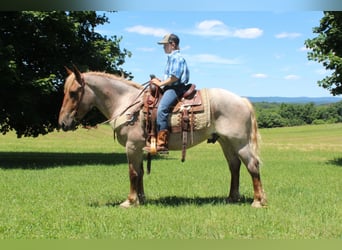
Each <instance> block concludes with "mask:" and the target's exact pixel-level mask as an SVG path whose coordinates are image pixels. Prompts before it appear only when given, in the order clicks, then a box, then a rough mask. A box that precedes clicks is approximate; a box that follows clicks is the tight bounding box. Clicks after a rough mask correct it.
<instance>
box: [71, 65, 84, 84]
mask: <svg viewBox="0 0 342 250" xmlns="http://www.w3.org/2000/svg"><path fill="white" fill-rule="evenodd" d="M73 67H74V74H75V77H76V80H77V82H78V83H79V84H80V85H81V86H82V87H83V86H84V84H85V82H84V79H83V77H82V73H81V72H80V71H79V70H78V68H77V67H76V65H75V64H73Z"/></svg>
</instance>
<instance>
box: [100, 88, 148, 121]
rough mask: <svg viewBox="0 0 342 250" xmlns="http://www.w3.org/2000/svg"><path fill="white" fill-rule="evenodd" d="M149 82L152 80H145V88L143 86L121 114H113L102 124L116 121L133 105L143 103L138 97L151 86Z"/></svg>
mask: <svg viewBox="0 0 342 250" xmlns="http://www.w3.org/2000/svg"><path fill="white" fill-rule="evenodd" d="M149 83H150V81H147V82H145V83H143V84H142V86H144V88H143V89H142V90H141V91H140V92H139V94H138V95H137V96H136V97H135V98H134V101H133V102H132V103H131V104H130V105H128V106H127V107H126V108H125V109H124V110H123V111H121V112H120V113H119V114H117V115H113V116H112V117H111V118H109V119H108V120H106V121H104V122H102V123H100V125H102V124H106V123H110V122H112V121H114V120H115V119H117V118H118V117H120V116H122V115H123V114H124V113H125V112H126V111H127V110H129V109H130V108H131V107H133V106H135V105H137V104H139V103H141V101H140V100H138V98H139V97H140V96H141V95H142V94H143V93H144V92H145V90H146V89H147V88H148V87H149ZM127 122H129V120H128V121H127Z"/></svg>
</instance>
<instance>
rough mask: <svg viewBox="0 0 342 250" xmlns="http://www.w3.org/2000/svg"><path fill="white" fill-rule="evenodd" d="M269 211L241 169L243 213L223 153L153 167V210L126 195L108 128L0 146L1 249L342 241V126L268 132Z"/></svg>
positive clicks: (206, 151) (122, 166) (196, 153)
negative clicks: (38, 244)
mask: <svg viewBox="0 0 342 250" xmlns="http://www.w3.org/2000/svg"><path fill="white" fill-rule="evenodd" d="M261 134H262V138H263V139H262V145H261V149H262V150H261V151H262V152H261V153H262V160H263V166H262V169H261V174H262V180H263V184H264V188H265V191H266V193H267V197H268V201H269V204H268V207H267V208H265V209H254V208H252V207H251V206H250V203H251V201H252V197H253V190H252V182H251V178H250V176H249V175H248V173H247V171H246V169H245V167H242V168H241V184H240V185H241V186H240V191H241V194H242V195H244V196H245V199H244V200H243V201H242V202H241V203H238V204H234V205H227V204H225V203H224V199H225V198H226V196H227V194H228V191H229V184H230V175H229V170H228V168H227V166H226V163H225V160H224V157H223V154H222V152H221V150H220V148H219V145H217V144H215V145H212V144H210V145H209V144H206V143H203V144H201V145H199V146H197V147H195V148H192V149H189V150H188V152H187V158H186V162H185V163H181V161H180V157H181V153H180V152H171V153H170V155H169V156H168V157H161V158H159V159H156V160H153V162H152V173H151V175H149V176H148V175H145V179H144V180H145V192H146V196H147V204H146V205H144V206H140V207H137V208H133V209H128V210H127V209H121V208H119V207H118V204H119V203H120V202H122V201H123V200H125V199H126V197H127V194H128V191H129V181H128V170H127V163H126V156H125V152H124V148H123V147H122V146H120V145H118V144H117V143H116V142H113V139H112V136H113V134H112V131H111V129H110V128H109V127H108V126H101V127H99V128H98V129H93V130H84V129H80V130H78V131H75V132H69V133H63V132H55V133H51V134H48V135H46V136H41V137H38V138H22V139H16V137H15V134H14V133H10V134H7V135H6V136H2V137H1V139H0V188H1V193H0V204H1V205H0V239H107V238H111V239H341V238H342V230H341V229H342V228H341V222H342V219H341V218H342V198H341V197H342V196H341V193H342V184H341V177H342V143H341V138H342V124H334V125H318V126H303V127H293V128H279V129H263V130H261Z"/></svg>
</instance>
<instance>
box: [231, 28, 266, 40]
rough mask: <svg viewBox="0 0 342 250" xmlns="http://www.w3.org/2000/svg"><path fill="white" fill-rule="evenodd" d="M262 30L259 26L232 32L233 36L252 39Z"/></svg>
mask: <svg viewBox="0 0 342 250" xmlns="http://www.w3.org/2000/svg"><path fill="white" fill-rule="evenodd" d="M262 33H263V31H262V30H261V29H259V28H248V29H239V30H235V31H234V33H233V36H234V37H238V38H247V39H253V38H257V37H259V36H261V35H262Z"/></svg>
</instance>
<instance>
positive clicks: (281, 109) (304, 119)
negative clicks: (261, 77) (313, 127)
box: [253, 101, 342, 128]
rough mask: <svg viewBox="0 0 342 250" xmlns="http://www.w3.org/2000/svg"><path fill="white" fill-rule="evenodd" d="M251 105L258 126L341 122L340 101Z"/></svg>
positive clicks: (341, 109) (273, 126) (341, 105)
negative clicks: (253, 108)
mask: <svg viewBox="0 0 342 250" xmlns="http://www.w3.org/2000/svg"><path fill="white" fill-rule="evenodd" d="M253 105H254V107H255V109H256V114H257V120H258V126H259V128H275V127H291V126H300V125H308V124H324V123H337V122H342V101H341V102H337V103H330V104H324V105H315V104H314V103H306V104H293V103H267V102H260V103H254V104H253Z"/></svg>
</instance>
